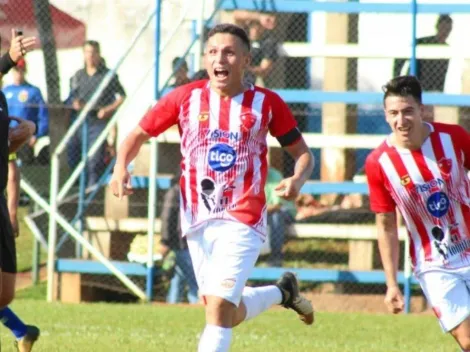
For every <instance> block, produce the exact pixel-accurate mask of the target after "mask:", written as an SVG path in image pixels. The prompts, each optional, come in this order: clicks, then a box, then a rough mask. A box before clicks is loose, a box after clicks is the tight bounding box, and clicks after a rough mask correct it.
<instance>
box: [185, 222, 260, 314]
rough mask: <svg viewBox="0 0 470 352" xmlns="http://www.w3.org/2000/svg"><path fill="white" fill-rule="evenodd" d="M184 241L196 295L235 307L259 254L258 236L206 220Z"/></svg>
mask: <svg viewBox="0 0 470 352" xmlns="http://www.w3.org/2000/svg"><path fill="white" fill-rule="evenodd" d="M186 238H187V240H188V247H189V253H190V254H191V260H192V262H193V268H194V273H195V275H196V280H197V283H198V286H199V292H200V294H201V295H202V296H217V297H222V298H223V299H226V300H227V301H229V302H232V303H233V304H235V305H236V306H237V307H238V305H239V304H240V300H241V298H242V293H243V289H244V288H245V284H246V281H247V280H248V277H249V276H250V273H251V270H252V269H253V268H254V266H255V263H256V260H257V259H258V256H259V253H260V249H261V245H262V240H261V238H260V236H259V234H258V233H257V232H255V231H254V230H253V229H252V228H250V227H249V226H247V225H244V224H242V223H239V222H235V221H227V220H210V221H208V222H207V223H205V224H203V225H202V226H201V227H200V228H198V229H196V230H195V231H193V232H189V233H187V235H186Z"/></svg>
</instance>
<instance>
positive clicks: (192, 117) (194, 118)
mask: <svg viewBox="0 0 470 352" xmlns="http://www.w3.org/2000/svg"><path fill="white" fill-rule="evenodd" d="M201 93H202V89H194V90H193V91H192V92H191V97H190V99H189V116H188V120H189V126H188V127H187V128H186V129H185V130H184V131H183V133H184V134H185V135H184V138H183V140H184V143H182V145H181V154H182V155H185V153H186V151H187V150H188V148H189V145H188V143H189V142H191V141H190V140H191V139H192V138H194V137H193V136H191V135H190V134H191V133H197V129H196V131H195V132H193V131H194V128H193V126H194V127H197V124H198V123H199V120H198V116H199V110H200V106H201ZM188 139H189V141H188ZM183 144H184V145H183ZM184 168H185V170H186V171H185V175H184V177H185V194H186V204H187V205H188V207H187V208H186V212H185V215H186V218H187V219H191V204H192V201H193V200H192V198H191V184H190V173H189V171H190V168H191V160H190V159H189V158H187V157H185V158H184Z"/></svg>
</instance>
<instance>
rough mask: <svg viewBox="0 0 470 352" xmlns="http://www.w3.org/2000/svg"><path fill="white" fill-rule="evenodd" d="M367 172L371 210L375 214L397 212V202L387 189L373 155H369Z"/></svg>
mask: <svg viewBox="0 0 470 352" xmlns="http://www.w3.org/2000/svg"><path fill="white" fill-rule="evenodd" d="M365 170H366V176H367V184H368V186H369V199H370V209H371V210H372V211H373V212H375V213H390V212H392V211H395V206H396V204H395V201H394V200H393V198H392V196H391V195H390V192H389V191H388V190H387V189H386V188H385V182H384V181H385V180H384V178H383V174H382V170H381V168H380V165H379V163H378V161H377V160H376V159H375V158H374V156H373V155H372V154H369V156H368V157H367V159H366V166H365Z"/></svg>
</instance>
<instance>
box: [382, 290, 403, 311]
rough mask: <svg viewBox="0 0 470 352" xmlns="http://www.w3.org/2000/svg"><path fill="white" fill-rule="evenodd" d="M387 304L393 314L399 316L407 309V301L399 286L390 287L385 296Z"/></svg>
mask: <svg viewBox="0 0 470 352" xmlns="http://www.w3.org/2000/svg"><path fill="white" fill-rule="evenodd" d="M385 304H386V306H387V308H388V310H389V311H390V312H391V313H393V314H398V313H401V312H402V311H403V309H404V308H405V300H404V299H403V295H402V294H401V291H400V288H399V287H398V286H390V287H388V288H387V293H386V294H385Z"/></svg>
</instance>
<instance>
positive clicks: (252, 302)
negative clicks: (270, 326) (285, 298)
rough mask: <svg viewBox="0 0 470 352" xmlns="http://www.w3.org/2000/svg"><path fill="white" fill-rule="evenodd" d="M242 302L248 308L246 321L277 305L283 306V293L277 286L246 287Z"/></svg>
mask: <svg viewBox="0 0 470 352" xmlns="http://www.w3.org/2000/svg"><path fill="white" fill-rule="evenodd" d="M242 301H243V303H244V304H245V307H246V317H245V320H249V319H251V318H254V317H256V316H257V315H259V314H261V313H262V312H264V311H265V310H267V309H269V308H270V307H272V306H273V305H275V304H281V302H282V293H281V290H279V288H278V287H277V286H274V285H272V286H262V287H245V288H244V289H243V294H242Z"/></svg>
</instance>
